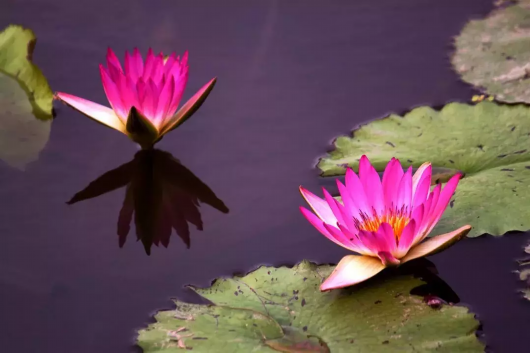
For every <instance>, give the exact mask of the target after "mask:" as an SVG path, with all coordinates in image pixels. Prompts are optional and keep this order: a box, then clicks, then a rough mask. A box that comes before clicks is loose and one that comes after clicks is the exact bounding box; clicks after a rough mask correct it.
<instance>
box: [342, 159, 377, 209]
mask: <svg viewBox="0 0 530 353" xmlns="http://www.w3.org/2000/svg"><path fill="white" fill-rule="evenodd" d="M345 182H346V189H347V190H348V192H349V193H350V197H351V200H352V201H353V203H354V204H355V206H356V208H357V209H358V210H359V211H360V212H364V213H366V214H369V215H372V208H371V207H370V204H369V203H368V200H367V197H366V193H365V190H364V188H363V184H362V183H361V180H360V179H359V177H358V176H357V174H355V172H354V171H353V170H352V169H351V168H348V169H347V170H346V178H345ZM354 216H355V215H354Z"/></svg>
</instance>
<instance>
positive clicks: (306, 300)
mask: <svg viewBox="0 0 530 353" xmlns="http://www.w3.org/2000/svg"><path fill="white" fill-rule="evenodd" d="M332 270H333V267H331V266H327V265H325V266H316V265H314V264H311V263H309V262H307V261H303V262H302V263H300V264H298V265H296V266H295V267H293V268H287V267H280V268H274V267H260V268H259V269H257V270H256V271H254V272H251V273H249V274H248V275H246V276H244V277H235V278H225V279H219V280H217V281H215V282H214V284H213V285H212V286H211V287H210V288H204V289H196V288H194V290H195V291H196V292H197V293H199V294H200V295H202V296H203V297H205V298H206V299H208V300H210V301H211V302H212V303H213V305H195V304H187V303H183V302H181V301H176V309H175V310H170V311H161V312H159V313H158V314H157V315H156V317H155V318H156V322H155V323H153V324H151V325H149V327H148V328H146V329H144V330H141V331H140V333H139V337H138V344H139V345H140V346H141V347H142V348H143V350H144V352H146V353H154V352H160V353H161V352H166V353H170V352H179V351H180V349H181V348H182V347H183V346H185V347H186V348H187V349H190V350H193V351H194V352H198V353H200V352H234V353H238V352H241V353H247V352H271V353H272V352H278V351H279V352H291V353H294V352H319V353H320V352H322V353H324V352H326V353H327V352H339V353H340V352H375V353H377V352H389V351H395V352H405V351H406V352H408V351H421V352H428V351H437V352H456V351H465V352H482V351H483V350H484V347H483V345H482V344H481V343H480V342H479V341H478V340H477V337H476V336H475V330H476V329H477V327H478V321H476V320H475V318H474V316H473V314H471V313H469V312H468V310H467V309H466V308H463V307H458V306H442V307H441V308H440V309H437V310H433V309H431V308H430V307H429V306H428V305H426V304H425V303H424V302H423V300H422V298H421V297H416V296H413V295H411V294H409V293H410V291H411V290H412V289H413V288H415V287H418V286H420V285H422V284H423V283H424V282H422V281H421V280H419V279H416V278H414V277H412V276H409V275H400V276H392V277H388V276H387V277H384V276H383V277H378V278H376V279H374V280H372V281H370V282H369V283H364V284H361V285H359V286H357V287H355V288H348V289H340V290H334V291H331V292H326V293H321V292H320V290H319V286H320V284H321V282H322V280H323V278H324V277H326V276H328V275H329V274H330V273H331V271H332ZM175 331H179V332H175ZM177 336H178V337H177ZM185 336H186V337H185ZM179 347H180V348H179Z"/></svg>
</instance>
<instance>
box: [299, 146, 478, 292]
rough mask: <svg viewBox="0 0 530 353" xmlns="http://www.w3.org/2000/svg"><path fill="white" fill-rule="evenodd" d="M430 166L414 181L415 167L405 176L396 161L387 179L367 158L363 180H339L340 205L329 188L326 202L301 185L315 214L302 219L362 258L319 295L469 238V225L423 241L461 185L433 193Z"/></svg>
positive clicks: (350, 260)
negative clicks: (381, 175) (457, 187)
mask: <svg viewBox="0 0 530 353" xmlns="http://www.w3.org/2000/svg"><path fill="white" fill-rule="evenodd" d="M431 175H432V167H431V164H430V163H424V164H422V165H421V166H420V167H419V168H418V170H417V171H416V173H415V174H414V176H413V175H412V167H409V168H408V170H407V171H406V172H404V171H403V168H402V167H401V163H400V162H399V160H398V159H395V158H392V160H391V161H390V162H389V163H388V164H387V166H386V168H385V171H384V174H383V178H382V180H381V178H380V177H379V174H378V173H377V171H376V170H375V168H374V167H373V166H372V165H371V163H370V161H369V160H368V158H367V157H366V156H362V158H361V160H360V162H359V175H357V174H356V173H355V172H354V171H353V170H352V169H350V168H348V170H347V171H346V178H345V181H346V183H345V185H344V184H343V183H341V182H340V181H339V180H337V185H338V189H339V193H340V196H341V198H342V202H339V201H338V200H336V199H335V198H333V197H332V196H331V195H330V194H329V192H327V191H326V190H325V189H324V190H323V191H324V199H321V198H320V197H318V196H316V195H315V194H313V193H311V192H310V191H308V190H306V189H304V188H303V187H302V186H300V192H301V194H302V196H303V197H304V198H305V200H306V201H307V203H308V204H309V206H311V208H312V209H313V212H314V213H312V212H311V211H309V210H308V209H306V208H304V207H300V210H301V211H302V214H303V215H304V216H305V217H306V218H307V220H308V221H309V222H310V223H311V224H312V225H313V226H314V227H315V228H317V229H318V230H319V231H320V232H321V233H322V234H324V236H325V237H327V238H328V239H329V240H331V241H333V242H334V243H336V244H338V245H340V246H342V247H344V248H346V249H348V250H351V251H353V252H355V253H357V254H358V255H347V256H345V257H344V258H342V260H341V261H340V262H339V264H338V265H337V267H336V268H335V270H334V271H333V272H332V273H331V275H330V276H329V277H328V278H327V279H326V280H325V281H324V282H323V283H322V285H321V286H320V290H322V291H325V290H329V289H334V288H343V287H347V286H351V285H354V284H357V283H360V282H362V281H365V280H367V279H368V278H370V277H373V276H375V275H376V274H377V273H379V272H381V271H382V270H383V269H384V268H385V267H389V266H398V265H400V264H403V263H405V262H408V261H410V260H414V259H417V258H420V257H423V256H427V255H431V254H434V253H436V252H439V251H441V250H443V249H445V248H447V247H449V246H451V245H453V244H454V243H455V242H456V241H457V240H459V239H461V238H462V237H463V236H465V235H466V234H467V233H468V232H469V231H470V230H471V226H469V225H465V226H463V227H461V228H458V229H457V230H455V231H452V232H450V233H447V234H443V235H438V236H436V237H432V238H430V239H428V240H425V238H426V237H427V235H428V234H429V233H430V232H431V230H432V229H433V228H434V226H435V225H436V223H437V222H438V221H439V220H440V217H441V216H442V213H443V212H444V210H445V208H446V207H447V204H448V203H449V201H450V200H451V197H452V195H453V193H454V191H455V189H456V186H457V185H458V182H459V180H460V177H461V175H460V174H456V175H454V176H453V177H452V178H451V179H450V180H449V181H448V182H447V183H446V184H445V187H444V188H443V189H442V186H441V184H438V185H437V186H436V187H435V188H434V189H433V190H432V191H430V189H431V187H430V186H431Z"/></svg>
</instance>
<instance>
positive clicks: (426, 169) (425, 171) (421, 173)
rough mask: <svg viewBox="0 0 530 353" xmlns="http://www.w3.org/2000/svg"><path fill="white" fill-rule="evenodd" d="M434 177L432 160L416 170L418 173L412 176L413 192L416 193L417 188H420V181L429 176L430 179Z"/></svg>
mask: <svg viewBox="0 0 530 353" xmlns="http://www.w3.org/2000/svg"><path fill="white" fill-rule="evenodd" d="M431 177H432V166H431V163H430V162H425V163H423V164H422V165H420V167H419V168H418V169H417V170H416V173H414V176H413V177H412V193H413V194H414V193H415V192H416V189H417V188H418V185H419V184H420V181H421V180H423V179H425V178H428V179H429V181H430V180H431Z"/></svg>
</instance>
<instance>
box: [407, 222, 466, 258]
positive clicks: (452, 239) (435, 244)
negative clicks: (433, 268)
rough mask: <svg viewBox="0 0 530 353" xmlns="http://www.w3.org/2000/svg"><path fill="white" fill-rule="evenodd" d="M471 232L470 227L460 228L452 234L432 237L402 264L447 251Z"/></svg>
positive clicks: (411, 253) (413, 250) (410, 252)
mask: <svg viewBox="0 0 530 353" xmlns="http://www.w3.org/2000/svg"><path fill="white" fill-rule="evenodd" d="M470 230H471V226H470V225H466V226H463V227H460V228H458V229H457V230H454V231H452V232H450V233H446V234H442V235H438V236H435V237H432V238H430V239H428V240H426V241H424V242H423V243H421V244H418V245H416V246H415V247H413V248H412V249H410V251H409V253H408V254H407V255H406V256H405V257H404V258H403V259H401V263H405V262H407V261H410V260H414V259H417V258H420V257H424V256H429V255H434V254H436V253H438V252H440V251H442V250H445V249H447V248H448V247H450V246H451V245H453V244H454V243H456V242H457V241H458V240H460V239H462V238H463V237H464V236H465V235H466V234H467V233H469V231H470Z"/></svg>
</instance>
